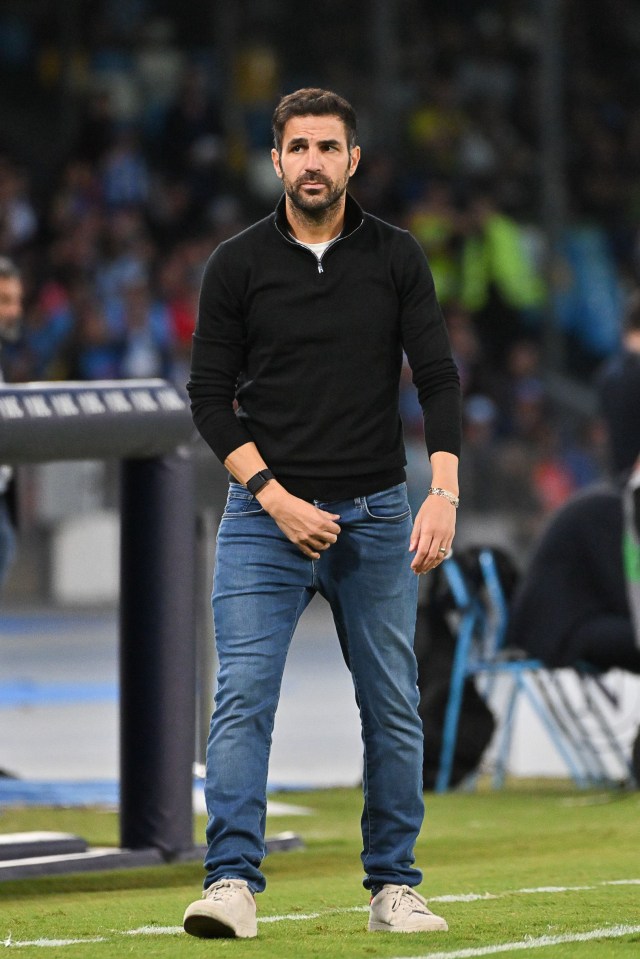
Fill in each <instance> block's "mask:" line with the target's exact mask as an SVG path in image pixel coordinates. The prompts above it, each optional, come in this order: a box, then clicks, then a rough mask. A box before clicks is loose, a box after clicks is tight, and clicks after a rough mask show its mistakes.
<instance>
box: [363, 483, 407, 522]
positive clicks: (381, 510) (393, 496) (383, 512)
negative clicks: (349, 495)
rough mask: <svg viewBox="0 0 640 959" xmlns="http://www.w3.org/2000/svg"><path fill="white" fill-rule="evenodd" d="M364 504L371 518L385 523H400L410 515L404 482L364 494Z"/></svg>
mask: <svg viewBox="0 0 640 959" xmlns="http://www.w3.org/2000/svg"><path fill="white" fill-rule="evenodd" d="M364 505H365V509H366V511H367V514H368V515H369V516H370V517H371V518H372V519H377V520H382V521H383V522H387V523H401V522H402V521H403V520H405V519H407V518H408V517H409V516H411V509H410V507H409V501H408V499H407V484H406V483H400V484H399V485H398V486H390V487H389V489H385V490H381V491H380V492H379V493H371V495H370V496H365V497H364Z"/></svg>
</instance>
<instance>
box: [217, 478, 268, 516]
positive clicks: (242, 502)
mask: <svg viewBox="0 0 640 959" xmlns="http://www.w3.org/2000/svg"><path fill="white" fill-rule="evenodd" d="M257 513H264V507H263V506H261V505H260V503H259V502H258V500H257V499H256V498H255V496H253V494H252V493H250V492H249V490H247V489H245V488H244V486H241V485H240V484H239V483H231V485H230V486H229V493H228V495H227V502H226V504H225V507H224V512H223V514H222V519H234V518H236V517H238V516H254V515H256V514H257Z"/></svg>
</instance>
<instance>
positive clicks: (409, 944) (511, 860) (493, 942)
mask: <svg viewBox="0 0 640 959" xmlns="http://www.w3.org/2000/svg"><path fill="white" fill-rule="evenodd" d="M273 798H278V799H281V800H283V801H284V802H287V801H289V802H294V803H296V804H297V805H304V806H306V807H308V808H309V810H310V811H311V812H310V815H308V816H304V817H300V816H296V817H293V816H292V817H286V816H285V817H278V818H277V819H273V820H272V821H271V822H270V823H269V830H268V832H269V834H274V833H275V832H279V831H282V830H284V829H292V830H294V831H295V832H297V833H298V834H299V835H300V836H301V837H302V839H303V840H304V843H305V848H304V849H303V850H299V851H292V852H283V853H275V854H273V855H271V856H269V857H268V858H267V860H266V862H265V871H266V873H267V876H268V880H269V883H268V887H267V891H266V892H265V893H264V894H263V895H262V896H260V897H259V900H258V905H259V913H258V915H259V917H260V922H259V936H258V939H255V940H244V941H242V940H198V939H193V938H191V937H188V936H186V935H185V934H184V933H182V931H181V920H182V914H183V912H184V908H185V906H186V905H187V904H188V903H189V902H190V901H191V900H192V899H195V898H197V896H198V895H199V892H200V886H201V879H202V870H201V867H200V866H199V864H197V863H195V864H191V863H190V864H177V865H168V866H163V867H159V868H154V869H135V870H133V869H132V870H122V871H119V872H102V873H99V872H98V873H90V874H83V875H76V876H59V877H51V878H44V879H38V880H21V881H15V882H5V883H2V884H0V946H2V945H4V946H6V947H8V948H15V949H17V950H19V952H18V954H19V955H20V956H21V957H24V959H28V957H29V956H42V955H43V952H44V954H45V955H46V956H48V957H51V959H56V957H60V959H62V957H65V959H74V957H78V959H85V957H91V959H93V957H96V959H115V957H118V959H121V957H123V956H127V957H128V956H133V957H147V956H149V957H151V956H153V957H159V959H163V957H178V959H181V957H183V956H185V957H187V956H193V957H200V956H202V957H204V956H207V957H211V956H224V957H230V956H233V957H234V959H236V957H237V959H245V957H249V956H252V957H258V956H260V957H261V959H284V957H287V959H288V957H295V959H311V957H313V959H316V957H317V959H342V957H345V959H352V957H353V959H371V957H373V959H376V957H379V959H396V957H397V959H400V957H420V959H426V957H429V959H433V957H438V959H445V957H447V959H472V957H474V956H485V955H494V954H500V955H502V956H512V955H513V956H516V955H521V954H522V952H523V951H535V954H536V955H540V956H541V957H544V956H552V957H553V959H573V957H578V956H579V957H580V959H607V957H610V956H621V957H622V956H624V957H629V959H631V957H636V956H639V955H640V853H639V850H640V793H638V792H630V793H621V794H615V793H607V792H602V793H600V792H579V791H576V790H575V789H572V788H571V787H569V786H567V785H562V784H529V785H528V787H527V788H526V789H525V788H523V787H522V786H520V787H519V788H518V789H509V790H505V791H502V792H499V793H495V792H479V793H475V794H470V793H453V794H450V795H445V796H427V816H426V820H425V827H424V830H423V834H422V837H421V840H420V842H419V845H418V850H417V853H418V863H419V864H420V865H421V867H422V868H423V869H424V871H425V881H424V883H423V885H422V887H421V888H420V891H421V892H422V893H423V894H424V895H426V896H427V897H428V898H429V899H430V901H431V907H432V909H433V910H434V912H437V913H439V914H440V915H444V916H446V918H447V920H448V922H449V927H450V930H449V932H448V933H431V934H424V933H421V934H414V935H389V934H385V933H376V934H371V933H367V932H366V920H367V912H366V904H367V894H366V892H365V890H364V889H363V888H362V886H361V878H362V875H361V870H360V863H359V851H360V840H359V834H358V820H359V813H360V803H361V799H360V794H359V792H358V791H357V790H355V789H353V790H351V789H340V790H326V791H320V792H309V793H296V794H295V795H291V794H289V795H288V796H286V795H285V796H278V797H273ZM197 828H198V834H197V839H198V841H199V842H201V841H202V830H203V822H202V820H199V821H198V823H197ZM30 829H53V830H63V831H69V832H74V833H76V834H78V835H81V836H83V837H84V838H85V839H87V840H89V842H90V843H91V844H92V845H116V844H117V841H118V822H117V817H116V815H115V814H114V813H110V812H101V811H98V810H84V809H51V810H46V809H37V810H34V809H5V810H2V811H1V812H0V831H1V832H13V831H25V830H30ZM56 941H57V942H56Z"/></svg>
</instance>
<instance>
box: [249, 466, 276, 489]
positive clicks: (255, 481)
mask: <svg viewBox="0 0 640 959" xmlns="http://www.w3.org/2000/svg"><path fill="white" fill-rule="evenodd" d="M273 478H274V476H273V473H272V472H271V470H267V469H264V470H259V472H257V473H255V474H254V475H253V476H252V477H251V479H248V480H247V482H246V483H245V484H244V485H245V486H246V487H247V489H248V490H249V492H250V493H251V495H252V496H255V495H256V493H259V492H260V490H261V489H262V487H263V486H266V485H267V483H268V482H269V480H272V479H273Z"/></svg>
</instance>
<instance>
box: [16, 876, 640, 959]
mask: <svg viewBox="0 0 640 959" xmlns="http://www.w3.org/2000/svg"><path fill="white" fill-rule="evenodd" d="M602 886H640V879H605V880H603V881H602V882H597V883H596V884H595V885H593V886H538V887H535V888H529V887H526V886H525V887H523V888H522V889H508V890H506V891H505V892H500V893H491V892H483V893H475V892H465V893H460V894H459V895H446V896H430V897H429V902H430V903H433V902H478V901H480V900H486V899H504V898H506V897H507V896H518V895H527V896H529V895H534V894H535V893H545V892H551V893H558V892H583V891H584V890H593V889H599V888H600V887H602ZM368 911H369V906H344V907H339V908H336V909H326V910H325V911H324V912H310V913H290V914H286V915H276V916H258V922H296V921H298V922H300V921H304V920H311V919H320V918H324V917H325V916H335V915H344V914H345V913H350V912H368ZM620 930H623V931H620ZM635 932H640V926H611V927H609V928H608V929H594V930H592V931H591V932H588V933H587V932H584V933H575V934H569V933H568V934H567V935H565V936H555V937H554V936H542V937H540V938H539V939H524V940H522V941H520V942H516V943H507V944H504V945H496V946H483V947H481V948H479V949H463V950H462V951H458V952H433V953H428V954H427V955H423V956H412V957H411V956H408V957H407V956H404V957H402V959H473V957H475V956H490V955H492V954H493V953H496V952H505V951H507V950H508V949H538V948H541V947H542V946H551V945H556V944H558V943H562V942H583V941H586V940H589V939H598V938H600V937H604V938H612V937H618V936H626V935H630V934H631V933H635ZM113 933H114V934H115V935H119V936H176V935H182V934H184V930H183V928H182V926H140V927H139V928H137V929H114V930H113ZM108 941H109V940H107V939H105V938H104V937H102V936H99V937H97V938H94V939H35V940H32V941H28V942H27V941H14V940H13V939H12V938H11V935H9V936H8V938H6V939H4V940H0V946H9V947H16V948H20V947H21V946H43V947H44V946H73V945H77V944H81V943H83V942H108Z"/></svg>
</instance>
